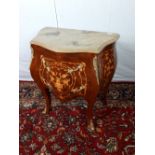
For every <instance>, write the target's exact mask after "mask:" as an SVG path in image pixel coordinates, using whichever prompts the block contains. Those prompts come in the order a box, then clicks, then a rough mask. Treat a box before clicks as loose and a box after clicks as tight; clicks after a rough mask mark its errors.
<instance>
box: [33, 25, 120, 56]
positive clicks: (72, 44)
mask: <svg viewBox="0 0 155 155" xmlns="http://www.w3.org/2000/svg"><path fill="white" fill-rule="evenodd" d="M118 38H119V35H118V34H116V33H106V32H95V31H86V30H74V29H66V28H58V29H57V28H54V27H46V28H43V29H41V30H40V31H39V33H38V34H37V36H36V37H35V38H34V39H32V41H31V44H35V45H38V46H41V47H44V48H46V49H48V50H51V51H54V52H63V53H79V52H88V53H99V52H101V50H102V49H103V48H104V47H105V46H107V45H109V44H111V43H114V42H116V41H117V40H118Z"/></svg>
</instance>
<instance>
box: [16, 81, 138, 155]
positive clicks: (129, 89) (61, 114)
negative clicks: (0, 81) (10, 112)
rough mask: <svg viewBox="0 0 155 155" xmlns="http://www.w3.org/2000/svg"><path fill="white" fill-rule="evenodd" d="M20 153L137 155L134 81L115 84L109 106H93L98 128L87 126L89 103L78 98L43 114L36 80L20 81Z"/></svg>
mask: <svg viewBox="0 0 155 155" xmlns="http://www.w3.org/2000/svg"><path fill="white" fill-rule="evenodd" d="M19 84H20V85H19V86H20V87H19V98H20V106H19V108H20V114H19V117H20V118H19V120H20V124H19V152H20V155H134V154H135V134H134V129H135V128H134V123H135V119H134V116H135V114H134V83H112V84H111V85H110V88H109V92H108V100H107V105H104V104H103V103H102V102H101V101H100V100H99V98H98V99H97V101H96V103H95V107H94V122H95V126H96V131H95V132H94V133H91V132H89V131H87V129H86V109H87V103H86V102H85V101H84V100H83V99H82V98H78V99H75V100H72V101H71V102H67V103H63V104H62V103H60V102H59V100H57V99H56V98H55V97H54V96H53V95H51V97H52V101H53V105H52V106H53V107H52V111H50V113H49V114H48V115H46V114H42V110H43V107H44V103H45V99H44V98H43V96H42V95H41V92H40V90H39V89H38V87H37V86H36V84H35V83H34V82H22V81H21V82H20V83H19Z"/></svg>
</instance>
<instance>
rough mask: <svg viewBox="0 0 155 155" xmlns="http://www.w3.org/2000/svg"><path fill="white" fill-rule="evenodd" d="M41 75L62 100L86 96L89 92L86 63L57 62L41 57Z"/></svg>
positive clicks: (44, 81)
mask: <svg viewBox="0 0 155 155" xmlns="http://www.w3.org/2000/svg"><path fill="white" fill-rule="evenodd" d="M40 59H41V65H40V69H39V75H40V78H41V80H42V81H43V83H44V84H45V85H46V86H48V87H52V88H53V89H54V90H55V93H56V94H57V96H58V97H59V98H60V99H61V100H66V99H70V98H72V97H75V96H84V95H85V93H86V90H87V76H86V73H85V67H86V64H85V63H84V62H68V61H56V60H54V59H51V58H47V57H44V56H41V57H40Z"/></svg>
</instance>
